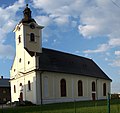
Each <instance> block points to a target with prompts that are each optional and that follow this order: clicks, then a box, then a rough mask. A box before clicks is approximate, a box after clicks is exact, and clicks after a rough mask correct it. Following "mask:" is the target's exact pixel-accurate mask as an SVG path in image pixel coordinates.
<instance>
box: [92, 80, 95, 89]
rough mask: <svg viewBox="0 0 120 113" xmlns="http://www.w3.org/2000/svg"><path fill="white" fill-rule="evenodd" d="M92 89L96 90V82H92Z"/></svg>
mask: <svg viewBox="0 0 120 113" xmlns="http://www.w3.org/2000/svg"><path fill="white" fill-rule="evenodd" d="M92 91H95V82H92Z"/></svg>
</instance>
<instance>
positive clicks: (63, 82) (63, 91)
mask: <svg viewBox="0 0 120 113" xmlns="http://www.w3.org/2000/svg"><path fill="white" fill-rule="evenodd" d="M60 89H61V97H66V80H65V79H62V80H61V81H60Z"/></svg>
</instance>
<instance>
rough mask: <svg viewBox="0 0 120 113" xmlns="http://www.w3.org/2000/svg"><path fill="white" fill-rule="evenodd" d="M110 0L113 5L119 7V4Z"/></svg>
mask: <svg viewBox="0 0 120 113" xmlns="http://www.w3.org/2000/svg"><path fill="white" fill-rule="evenodd" d="M111 2H112V3H113V4H114V5H115V6H117V7H118V8H120V6H119V5H118V4H117V3H116V2H114V1H113V0H111Z"/></svg>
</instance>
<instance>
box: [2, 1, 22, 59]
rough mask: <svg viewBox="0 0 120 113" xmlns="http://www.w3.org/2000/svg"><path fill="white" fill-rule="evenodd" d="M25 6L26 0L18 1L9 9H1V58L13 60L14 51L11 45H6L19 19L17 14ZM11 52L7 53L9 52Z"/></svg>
mask: <svg viewBox="0 0 120 113" xmlns="http://www.w3.org/2000/svg"><path fill="white" fill-rule="evenodd" d="M23 6H24V0H18V1H16V2H15V3H14V4H13V5H11V6H8V7H0V22H1V23H0V33H1V36H0V58H7V59H11V58H13V57H12V55H14V49H13V47H12V46H11V45H5V44H4V43H5V41H6V39H7V35H8V33H10V32H12V29H13V28H14V26H15V24H16V23H17V20H18V17H17V16H16V13H17V12H18V11H19V10H20V8H21V7H23ZM8 50H9V52H6V51H8Z"/></svg>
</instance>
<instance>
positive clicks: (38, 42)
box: [14, 4, 43, 54]
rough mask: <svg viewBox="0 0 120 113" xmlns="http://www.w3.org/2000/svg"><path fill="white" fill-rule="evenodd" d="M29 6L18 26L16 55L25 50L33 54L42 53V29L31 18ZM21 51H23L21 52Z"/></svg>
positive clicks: (15, 30)
mask: <svg viewBox="0 0 120 113" xmlns="http://www.w3.org/2000/svg"><path fill="white" fill-rule="evenodd" d="M31 13H32V12H31V10H30V8H28V4H27V5H26V8H25V9H24V11H23V19H22V20H21V21H20V22H19V24H17V25H16V27H15V29H14V32H15V38H16V54H17V53H18V52H22V51H23V49H26V50H28V51H32V52H39V53H41V52H42V28H43V26H39V25H38V24H37V23H36V21H35V20H34V19H33V18H32V16H31ZM20 50H21V51H20Z"/></svg>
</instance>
